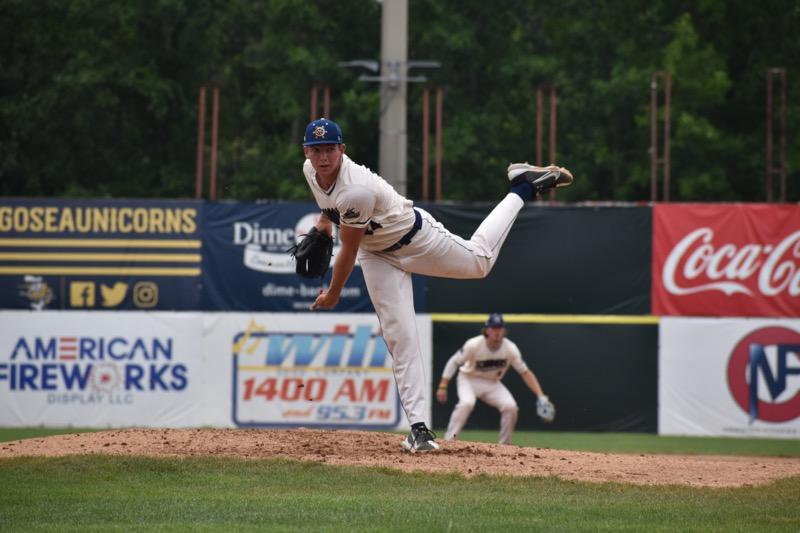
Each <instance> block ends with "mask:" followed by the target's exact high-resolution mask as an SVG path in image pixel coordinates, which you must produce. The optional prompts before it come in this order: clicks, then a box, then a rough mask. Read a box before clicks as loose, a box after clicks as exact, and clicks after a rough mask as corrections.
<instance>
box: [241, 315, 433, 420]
mask: <svg viewBox="0 0 800 533" xmlns="http://www.w3.org/2000/svg"><path fill="white" fill-rule="evenodd" d="M234 317H236V318H234V320H236V321H237V325H238V327H237V328H235V331H234V332H233V335H232V347H231V352H232V353H231V355H232V359H233V365H232V371H233V374H232V390H231V395H232V404H233V422H234V424H235V425H237V426H240V427H253V426H306V427H312V426H315V427H357V428H374V429H378V428H381V429H392V428H396V427H398V426H399V425H401V424H403V423H405V420H404V416H403V411H402V408H401V406H400V401H399V397H398V394H397V388H396V385H395V380H394V374H393V371H392V358H391V355H390V354H389V351H388V349H387V347H386V343H385V342H384V340H383V336H382V334H381V331H380V326H379V324H378V321H377V319H376V318H375V317H374V315H363V314H336V315H333V314H330V315H321V314H270V315H234ZM230 320H231V319H230V318H229V317H226V321H228V322H229V321H230ZM418 323H419V328H420V333H421V335H420V336H421V341H422V342H421V345H422V346H423V356H424V358H425V366H426V368H427V369H428V372H427V374H428V375H430V367H431V357H430V346H431V327H430V317H425V316H419V317H418ZM228 327H230V324H228ZM426 386H429V384H426ZM428 411H430V406H428Z"/></svg>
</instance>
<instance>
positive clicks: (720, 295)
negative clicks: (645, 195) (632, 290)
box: [652, 204, 800, 317]
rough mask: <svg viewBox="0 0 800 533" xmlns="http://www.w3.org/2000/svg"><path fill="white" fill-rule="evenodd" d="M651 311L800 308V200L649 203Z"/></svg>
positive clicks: (772, 312) (788, 313) (789, 312)
mask: <svg viewBox="0 0 800 533" xmlns="http://www.w3.org/2000/svg"><path fill="white" fill-rule="evenodd" d="M652 306H653V309H652V312H653V314H654V315H683V316H749V317H756V316H772V317H781V316H782V317H797V316H800V206H797V205H775V204H670V205H656V206H655V207H654V208H653V266H652Z"/></svg>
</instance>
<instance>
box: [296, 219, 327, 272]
mask: <svg viewBox="0 0 800 533" xmlns="http://www.w3.org/2000/svg"><path fill="white" fill-rule="evenodd" d="M288 252H289V253H290V254H292V257H294V260H295V261H297V265H296V267H295V271H296V272H297V273H298V274H299V275H301V276H303V277H304V278H321V277H323V276H324V275H325V273H326V272H327V271H328V267H329V266H330V264H331V256H333V239H332V238H331V236H330V235H328V234H327V233H325V232H323V231H319V230H318V229H317V228H316V227H313V228H311V230H310V231H309V232H308V233H306V234H305V235H303V240H302V241H300V243H299V244H295V245H294V246H292V247H291V248H289V250H288Z"/></svg>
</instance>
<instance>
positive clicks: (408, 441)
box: [402, 426, 439, 453]
mask: <svg viewBox="0 0 800 533" xmlns="http://www.w3.org/2000/svg"><path fill="white" fill-rule="evenodd" d="M402 446H403V449H404V450H405V451H407V452H409V453H416V452H435V451H437V450H438V449H439V445H438V444H437V443H436V435H435V434H434V433H433V431H431V430H430V429H428V428H427V427H425V426H422V427H421V428H419V429H417V428H413V427H412V428H411V433H409V434H408V436H407V437H406V438H405V439H403V442H402Z"/></svg>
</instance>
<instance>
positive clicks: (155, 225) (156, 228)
mask: <svg viewBox="0 0 800 533" xmlns="http://www.w3.org/2000/svg"><path fill="white" fill-rule="evenodd" d="M156 232H158V233H165V232H164V211H163V210H162V209H159V208H158V207H154V208H152V209H150V233H156Z"/></svg>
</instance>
